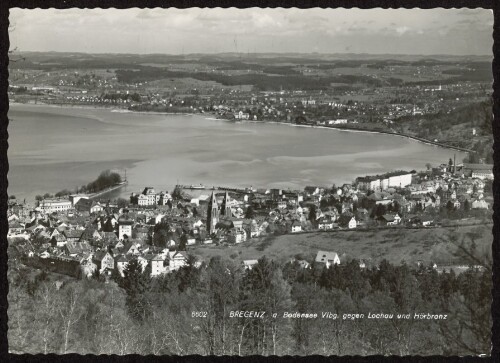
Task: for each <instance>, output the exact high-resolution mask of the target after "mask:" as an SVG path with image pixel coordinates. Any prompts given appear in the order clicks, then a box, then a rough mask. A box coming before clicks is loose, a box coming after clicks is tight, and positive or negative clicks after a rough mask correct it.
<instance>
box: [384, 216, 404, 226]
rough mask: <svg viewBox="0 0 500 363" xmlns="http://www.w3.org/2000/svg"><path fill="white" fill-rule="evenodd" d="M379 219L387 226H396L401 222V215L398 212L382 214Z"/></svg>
mask: <svg viewBox="0 0 500 363" xmlns="http://www.w3.org/2000/svg"><path fill="white" fill-rule="evenodd" d="M379 220H380V221H381V222H382V223H383V224H385V225H387V226H396V225H398V224H400V223H401V217H400V216H399V215H398V214H384V215H383V216H381V217H380V218H379Z"/></svg>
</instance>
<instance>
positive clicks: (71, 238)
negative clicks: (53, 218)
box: [62, 229, 83, 242]
mask: <svg viewBox="0 0 500 363" xmlns="http://www.w3.org/2000/svg"><path fill="white" fill-rule="evenodd" d="M62 234H63V235H64V237H66V240H67V241H68V242H78V241H80V239H81V238H82V235H83V231H82V230H79V229H71V230H65V231H63V232H62Z"/></svg>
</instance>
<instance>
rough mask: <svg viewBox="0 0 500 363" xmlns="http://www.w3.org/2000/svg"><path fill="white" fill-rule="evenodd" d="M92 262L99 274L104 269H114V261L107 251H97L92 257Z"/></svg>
mask: <svg viewBox="0 0 500 363" xmlns="http://www.w3.org/2000/svg"><path fill="white" fill-rule="evenodd" d="M92 262H93V263H95V265H96V266H97V270H98V271H99V272H100V273H101V272H103V271H105V270H106V269H109V270H113V269H114V268H115V260H114V259H113V257H112V256H111V254H110V253H109V252H107V251H97V252H96V253H95V254H94V256H93V257H92Z"/></svg>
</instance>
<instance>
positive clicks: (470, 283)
mask: <svg viewBox="0 0 500 363" xmlns="http://www.w3.org/2000/svg"><path fill="white" fill-rule="evenodd" d="M472 248H473V247H472ZM469 251H470V249H469ZM471 261H472V260H471ZM188 262H189V263H188V265H187V266H185V267H183V268H181V269H179V270H177V271H176V272H173V273H170V274H167V275H162V276H161V277H156V278H151V277H149V276H150V274H149V273H150V271H149V270H148V268H146V270H145V271H142V269H141V267H140V264H139V262H138V261H137V260H131V261H130V262H129V264H128V265H127V267H126V269H125V270H124V277H121V276H120V275H119V274H118V273H115V274H113V275H112V277H111V279H110V280H109V281H108V282H107V280H106V279H105V278H104V277H103V276H98V275H96V276H94V278H92V279H90V280H86V279H85V280H77V279H70V278H68V277H63V276H62V275H56V274H52V273H47V272H45V271H34V270H30V269H27V268H26V267H24V266H22V265H20V264H18V263H16V261H9V264H10V265H11V266H10V267H9V275H8V278H9V295H8V300H9V310H8V315H9V322H8V324H9V330H8V339H9V349H10V351H11V352H12V353H21V352H23V353H70V352H77V353H80V354H87V353H91V354H131V353H137V354H155V355H163V354H169V355H186V354H201V355H250V354H259V355H310V354H319V355H372V354H383V355H393V354H395V355H410V354H411V355H431V354H442V355H479V354H489V352H490V340H491V336H490V329H491V314H490V305H491V288H492V284H491V266H490V265H486V266H485V268H484V269H482V270H480V269H477V268H473V267H472V266H471V268H470V269H468V270H467V271H466V272H464V273H461V274H455V273H454V272H453V271H452V270H448V271H445V272H442V273H438V272H437V271H436V270H435V269H433V268H432V267H431V266H420V267H419V268H410V266H409V265H407V264H405V263H402V264H400V265H392V264H390V263H388V262H386V261H385V260H384V261H382V262H381V263H380V264H379V266H376V267H373V268H361V267H360V264H359V261H356V260H351V261H348V262H346V263H342V264H341V265H334V266H332V267H330V268H328V269H327V268H325V267H324V266H323V265H320V264H312V265H311V267H310V268H302V267H301V266H300V264H299V263H298V262H296V261H295V262H289V263H285V264H281V265H280V264H278V263H276V262H275V261H273V260H270V259H268V258H266V257H263V258H261V259H260V260H259V261H258V263H257V264H256V265H255V266H254V267H253V268H252V269H251V270H244V269H243V268H242V267H241V265H240V264H238V263H236V262H235V261H232V260H225V259H222V258H220V257H214V258H212V259H211V260H210V261H208V263H203V264H202V266H201V267H195V265H194V259H193V258H191V257H190V259H189V261H188ZM476 263H477V262H476ZM471 264H472V262H471ZM235 311H253V312H265V315H264V316H263V317H262V318H255V317H246V318H245V317H237V318H235V317H230V316H231V315H233V316H234V315H235V314H234V313H231V312H235ZM285 312H287V313H289V314H294V313H298V314H301V313H303V314H313V313H317V314H318V318H316V319H306V318H303V319H298V318H283V314H284V313H285ZM323 313H328V314H330V315H328V314H327V315H328V316H330V317H331V316H334V315H335V314H336V315H337V318H336V319H332V318H322V314H323ZM369 313H371V314H372V315H373V314H393V317H392V318H388V319H367V316H368V314H369ZM427 313H429V314H433V315H435V314H440V315H442V316H444V315H446V319H445V320H443V319H414V316H415V314H427ZM273 314H276V317H273ZM343 314H365V315H364V318H356V317H355V316H353V315H349V316H348V317H347V318H344V315H343ZM397 314H410V318H409V319H398V318H397Z"/></svg>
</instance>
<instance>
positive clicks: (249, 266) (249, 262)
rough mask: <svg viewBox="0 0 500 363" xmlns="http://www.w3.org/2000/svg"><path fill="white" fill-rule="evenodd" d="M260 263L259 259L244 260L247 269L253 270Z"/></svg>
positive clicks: (244, 266)
mask: <svg viewBox="0 0 500 363" xmlns="http://www.w3.org/2000/svg"><path fill="white" fill-rule="evenodd" d="M258 263H259V261H258V260H243V268H244V269H245V270H251V269H252V268H253V267H254V266H255V265H257V264H258Z"/></svg>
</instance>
